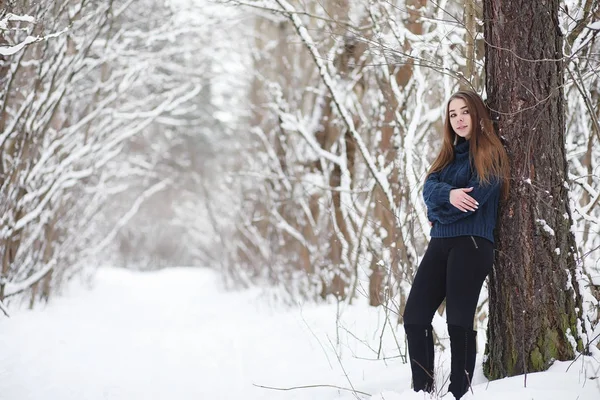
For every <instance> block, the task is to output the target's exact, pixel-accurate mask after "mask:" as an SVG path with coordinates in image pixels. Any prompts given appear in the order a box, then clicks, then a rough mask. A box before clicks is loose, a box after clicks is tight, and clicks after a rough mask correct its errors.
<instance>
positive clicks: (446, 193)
mask: <svg viewBox="0 0 600 400" xmlns="http://www.w3.org/2000/svg"><path fill="white" fill-rule="evenodd" d="M452 189H454V186H452V185H450V184H448V183H446V182H441V181H440V173H439V172H433V173H431V174H429V175H428V176H427V180H425V185H424V186H423V199H424V200H425V205H426V206H427V208H428V209H429V210H432V212H433V211H434V210H435V209H437V208H439V207H441V206H444V205H446V204H450V190H452Z"/></svg>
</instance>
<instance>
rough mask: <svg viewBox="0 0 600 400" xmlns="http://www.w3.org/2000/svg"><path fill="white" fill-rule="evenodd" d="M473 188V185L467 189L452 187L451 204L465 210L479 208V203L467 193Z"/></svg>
mask: <svg viewBox="0 0 600 400" xmlns="http://www.w3.org/2000/svg"><path fill="white" fill-rule="evenodd" d="M472 190H473V188H472V187H470V188H466V189H462V188H459V189H452V190H451V191H450V204H452V205H453V206H454V207H456V208H458V209H459V210H460V211H464V212H467V211H475V210H477V206H479V203H478V202H477V201H476V200H475V199H474V198H472V197H471V196H469V195H468V194H467V193H469V192H470V191H472Z"/></svg>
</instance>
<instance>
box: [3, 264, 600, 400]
mask: <svg viewBox="0 0 600 400" xmlns="http://www.w3.org/2000/svg"><path fill="white" fill-rule="evenodd" d="M95 282H96V283H95V286H94V287H93V289H91V290H87V289H85V288H83V287H79V286H76V285H71V287H70V288H69V290H67V293H66V294H65V295H63V297H61V298H55V299H54V300H53V301H52V302H51V303H50V305H49V306H47V307H45V308H43V307H40V308H39V309H36V310H34V311H26V310H17V309H11V310H10V311H11V318H10V319H9V318H1V319H0V343H2V344H3V346H2V351H0V398H1V399H2V400H34V399H35V400H39V399H44V400H81V399H86V400H96V399H98V400H99V399H111V400H132V399H144V400H152V399H157V400H158V399H174V400H187V399H190V400H192V399H194V400H215V399H243V400H255V399H274V400H278V399H281V400H284V399H285V400H293V399H296V400H298V399H302V400H305V399H320V400H322V399H365V398H367V397H366V396H364V395H360V394H357V395H356V396H355V395H354V394H353V393H351V392H348V391H342V390H338V389H335V388H331V387H313V388H304V389H295V390H289V391H276V390H272V389H265V388H260V387H258V386H256V385H263V386H272V387H278V388H291V387H299V386H308V385H334V386H340V387H344V388H351V387H354V388H355V389H356V390H357V391H361V392H366V393H369V394H371V395H372V396H371V399H377V400H380V399H381V400H384V399H385V400H411V399H415V400H417V399H418V400H423V399H428V398H431V397H430V396H425V395H424V394H423V393H418V394H417V393H414V392H412V390H411V389H410V371H409V367H408V365H407V364H403V363H402V361H401V359H400V358H397V357H396V358H394V357H395V356H396V355H397V354H398V350H397V346H396V344H395V340H394V335H392V330H391V329H390V328H389V324H388V325H387V328H385V334H384V335H383V342H382V346H381V348H382V353H381V354H382V355H383V356H385V357H388V359H387V360H385V361H382V360H375V359H376V358H377V356H376V353H377V350H378V349H379V338H380V335H381V329H382V326H383V325H384V321H385V318H384V314H383V312H382V309H381V308H377V309H376V308H372V307H368V306H366V305H356V306H343V307H341V319H340V324H339V328H338V329H337V330H336V323H335V316H336V305H335V304H329V305H320V306H314V305H311V306H303V307H298V308H292V309H283V308H280V307H279V308H277V307H272V306H268V304H267V302H266V301H265V297H264V296H261V293H260V291H258V290H247V291H244V292H238V293H224V292H222V291H221V290H220V289H219V282H220V280H219V278H218V276H217V275H216V274H214V273H213V272H211V271H209V270H205V269H192V268H189V269H188V268H173V269H168V270H163V271H160V272H153V273H140V272H129V271H126V270H118V269H110V268H104V269H100V270H99V273H98V275H97V277H96V281H95ZM392 320H395V318H393V317H392ZM392 326H395V324H392ZM393 333H395V334H396V335H397V339H398V341H399V343H400V344H401V349H402V351H404V341H403V337H402V336H403V335H402V328H401V327H398V328H394V332H393ZM444 341H445V344H446V345H447V340H446V339H444ZM336 343H337V344H336ZM480 344H481V340H480ZM480 348H483V347H482V346H480ZM437 355H438V357H437V362H436V366H437V367H436V374H437V380H438V382H442V381H443V380H444V378H445V377H446V376H447V374H448V370H449V361H448V354H447V352H445V353H443V354H440V353H439V352H438V354H437ZM338 356H339V358H338ZM481 358H482V357H481V355H479V356H478V363H477V369H476V372H475V377H474V386H473V392H474V394H468V395H466V396H465V397H463V399H466V400H467V399H484V400H496V399H503V400H504V399H508V398H510V399H511V400H532V399H534V400H542V399H543V400H564V399H573V400H575V399H579V400H592V399H598V398H600V379H598V376H599V375H600V366H599V364H598V362H595V361H592V359H591V358H589V357H585V358H580V359H578V360H577V361H576V362H575V363H573V365H571V364H572V363H570V362H557V363H555V364H554V365H553V366H552V367H551V368H550V370H549V371H547V372H544V373H537V374H529V375H528V376H527V380H526V381H527V387H526V388H525V387H524V377H523V376H518V377H514V378H510V379H503V380H500V381H495V382H490V383H489V384H488V382H487V381H486V379H485V378H484V377H483V373H482V370H481ZM569 366H570V368H569ZM567 369H568V372H566V371H567ZM346 375H347V376H346ZM443 393H445V389H443V390H442V394H443ZM449 397H451V396H446V397H444V399H448V398H449Z"/></svg>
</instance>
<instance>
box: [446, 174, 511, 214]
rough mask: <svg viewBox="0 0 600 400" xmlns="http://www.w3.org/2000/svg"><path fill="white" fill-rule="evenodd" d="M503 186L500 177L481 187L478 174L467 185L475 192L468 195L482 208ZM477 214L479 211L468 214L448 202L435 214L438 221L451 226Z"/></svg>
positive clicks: (468, 212)
mask: <svg viewBox="0 0 600 400" xmlns="http://www.w3.org/2000/svg"><path fill="white" fill-rule="evenodd" d="M501 186H502V181H501V180H500V179H499V178H498V177H492V178H491V179H490V183H489V184H483V185H480V184H479V176H478V175H477V174H473V175H472V176H471V179H470V180H469V183H468V185H467V188H470V187H472V188H473V190H472V191H470V192H468V193H467V194H468V195H469V196H471V197H472V198H474V199H475V201H477V202H478V203H479V207H481V206H482V205H484V204H485V203H486V201H487V200H488V199H489V198H490V197H491V196H492V195H493V194H494V193H498V192H499V191H500V188H501ZM476 212H477V210H475V211H467V212H465V211H461V210H459V209H458V208H456V207H454V205H452V204H451V203H450V202H448V204H447V205H445V206H444V207H440V208H439V209H437V210H436V213H435V214H436V217H437V218H436V219H437V220H438V221H439V222H440V223H442V224H451V223H453V222H456V221H458V220H461V219H463V218H466V217H468V216H469V215H471V214H473V213H476Z"/></svg>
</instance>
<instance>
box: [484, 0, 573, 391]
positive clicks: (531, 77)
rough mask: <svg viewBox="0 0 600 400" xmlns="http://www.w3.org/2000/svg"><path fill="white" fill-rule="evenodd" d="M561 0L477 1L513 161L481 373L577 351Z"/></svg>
mask: <svg viewBox="0 0 600 400" xmlns="http://www.w3.org/2000/svg"><path fill="white" fill-rule="evenodd" d="M558 8H559V0H546V1H530V0H513V1H502V0H484V21H485V39H486V86H487V94H488V105H489V106H490V109H491V110H492V115H493V118H494V120H495V122H496V123H497V128H498V132H499V134H500V136H501V137H502V139H503V141H504V143H505V146H506V148H507V151H508V154H509V157H510V159H511V168H512V179H511V195H510V198H509V200H508V201H507V202H506V204H504V205H503V206H502V207H501V211H500V214H499V230H498V241H497V254H496V262H495V266H494V269H493V272H492V273H491V276H490V285H489V294H490V318H489V326H488V340H489V341H488V345H487V346H486V353H487V356H488V357H487V361H486V363H485V366H484V370H485V373H486V375H487V376H488V377H489V378H492V379H496V378H500V377H505V376H512V375H517V374H523V373H527V372H534V371H541V370H545V369H547V368H548V367H549V365H550V364H551V363H552V361H553V360H555V359H556V360H566V359H572V358H573V357H574V349H573V345H572V344H571V342H570V337H572V338H573V339H574V340H575V341H576V342H577V346H578V350H581V349H582V344H581V340H580V339H579V335H578V321H579V317H580V315H579V314H580V313H581V310H582V305H581V296H580V293H579V287H578V285H577V282H576V261H577V260H576V259H577V255H576V250H575V249H576V247H575V243H574V237H573V234H572V232H571V224H572V219H571V212H570V209H569V202H568V183H567V179H568V177H567V162H566V158H565V144H564V143H565V123H564V96H563V72H564V65H563V61H562V56H563V52H562V40H563V38H562V33H561V31H560V28H559V25H558Z"/></svg>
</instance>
